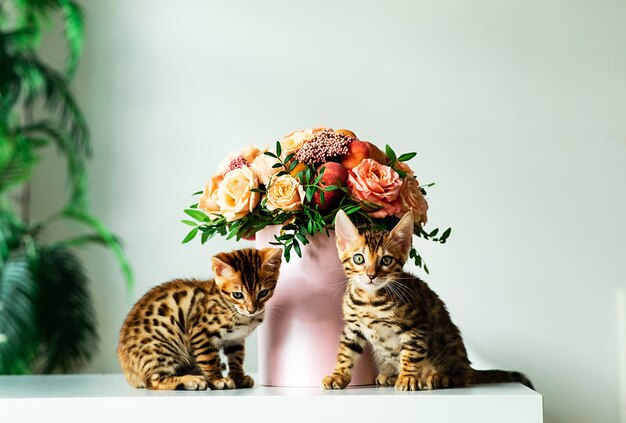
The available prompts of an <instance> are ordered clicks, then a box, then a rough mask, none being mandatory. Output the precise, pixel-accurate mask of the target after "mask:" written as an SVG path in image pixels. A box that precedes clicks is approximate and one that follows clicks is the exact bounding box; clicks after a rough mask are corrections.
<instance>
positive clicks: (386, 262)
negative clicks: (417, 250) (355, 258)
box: [380, 256, 393, 266]
mask: <svg viewBox="0 0 626 423" xmlns="http://www.w3.org/2000/svg"><path fill="white" fill-rule="evenodd" d="M392 261H393V257H391V256H383V258H381V259H380V263H381V264H382V265H383V266H389V265H390V264H391V262H392Z"/></svg>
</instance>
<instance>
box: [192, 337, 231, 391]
mask: <svg viewBox="0 0 626 423" xmlns="http://www.w3.org/2000/svg"><path fill="white" fill-rule="evenodd" d="M216 338H217V337H216V335H212V334H211V333H207V332H206V331H202V332H200V333H198V334H196V336H194V337H192V346H193V347H194V355H195V357H196V363H197V364H198V367H199V368H200V370H201V371H202V374H204V377H205V378H206V380H207V382H208V383H209V388H211V389H234V388H235V383H234V382H233V381H232V379H231V378H229V377H224V375H223V374H222V362H221V360H220V354H219V351H218V349H217V347H216V342H215V341H216Z"/></svg>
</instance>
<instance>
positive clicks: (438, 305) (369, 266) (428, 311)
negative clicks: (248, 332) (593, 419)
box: [322, 212, 532, 391]
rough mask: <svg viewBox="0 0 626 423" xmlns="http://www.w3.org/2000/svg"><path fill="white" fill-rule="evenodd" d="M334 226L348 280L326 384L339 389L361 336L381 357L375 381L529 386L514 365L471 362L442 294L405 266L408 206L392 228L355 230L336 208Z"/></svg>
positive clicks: (410, 386) (407, 385)
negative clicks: (505, 367)
mask: <svg viewBox="0 0 626 423" xmlns="http://www.w3.org/2000/svg"><path fill="white" fill-rule="evenodd" d="M335 228H336V236H337V250H338V252H339V258H340V259H341V261H342V263H343V266H344V270H345V273H346V275H347V276H348V284H347V287H346V293H345V295H344V302H343V313H344V319H345V326H344V330H343V334H342V337H341V341H340V346H339V354H338V357H337V365H336V367H335V370H334V372H333V374H332V375H330V376H326V377H325V378H324V380H323V382H322V386H323V387H324V388H326V389H342V388H345V387H346V386H347V385H348V384H349V383H350V379H351V374H352V367H353V365H354V362H355V360H356V359H357V358H358V357H359V355H360V354H361V353H362V352H363V348H364V347H365V344H366V342H369V343H370V344H371V345H372V348H373V351H374V354H375V356H376V358H377V361H378V363H379V373H380V374H379V375H378V377H377V378H376V384H378V385H384V386H394V385H395V388H396V389H398V390H401V391H415V390H418V389H438V388H446V387H458V386H467V385H469V384H475V383H489V382H513V381H515V382H521V383H523V384H524V385H526V386H528V387H530V388H532V384H531V383H530V381H529V380H528V379H527V378H526V377H525V376H524V375H522V374H521V373H518V372H509V371H504V370H474V369H472V368H471V367H470V361H469V360H468V358H467V353H466V351H465V346H464V345H463V339H462V338H461V333H460V332H459V329H458V328H457V327H456V326H455V325H454V323H452V321H451V320H450V315H449V313H448V311H447V310H446V306H445V304H444V303H443V301H441V299H440V298H439V297H438V296H437V294H435V293H434V292H433V291H432V290H431V289H430V288H429V287H428V285H426V283H425V282H423V281H422V280H420V279H419V278H417V277H415V276H413V275H411V274H410V273H407V272H403V271H402V267H403V265H404V263H405V262H406V260H407V258H408V255H409V250H410V248H411V239H412V236H413V217H412V215H411V213H407V214H406V215H405V216H404V217H403V218H402V219H401V220H400V222H399V223H398V224H397V225H396V227H395V228H394V229H393V230H392V231H390V232H373V231H366V232H364V233H362V234H359V231H358V230H357V228H356V227H355V226H354V225H353V224H352V222H351V221H350V219H349V218H348V216H347V215H346V214H345V213H343V212H339V213H338V214H337V219H336V222H335Z"/></svg>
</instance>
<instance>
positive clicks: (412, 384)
mask: <svg viewBox="0 0 626 423" xmlns="http://www.w3.org/2000/svg"><path fill="white" fill-rule="evenodd" d="M395 386H396V390H397V391H417V390H418V389H419V385H418V380H417V377H415V376H407V375H400V376H398V380H396V385H395Z"/></svg>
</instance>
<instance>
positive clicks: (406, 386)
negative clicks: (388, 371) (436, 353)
mask: <svg viewBox="0 0 626 423" xmlns="http://www.w3.org/2000/svg"><path fill="white" fill-rule="evenodd" d="M403 338H404V339H403ZM400 342H402V350H401V351H400V374H399V375H398V379H397V380H396V384H395V387H396V389H397V390H399V391H417V390H418V389H420V388H421V385H420V375H421V372H422V364H423V363H422V362H423V361H424V359H425V358H426V352H427V349H426V343H425V342H424V338H423V337H422V333H420V332H418V333H412V332H405V333H404V334H402V335H400Z"/></svg>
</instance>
